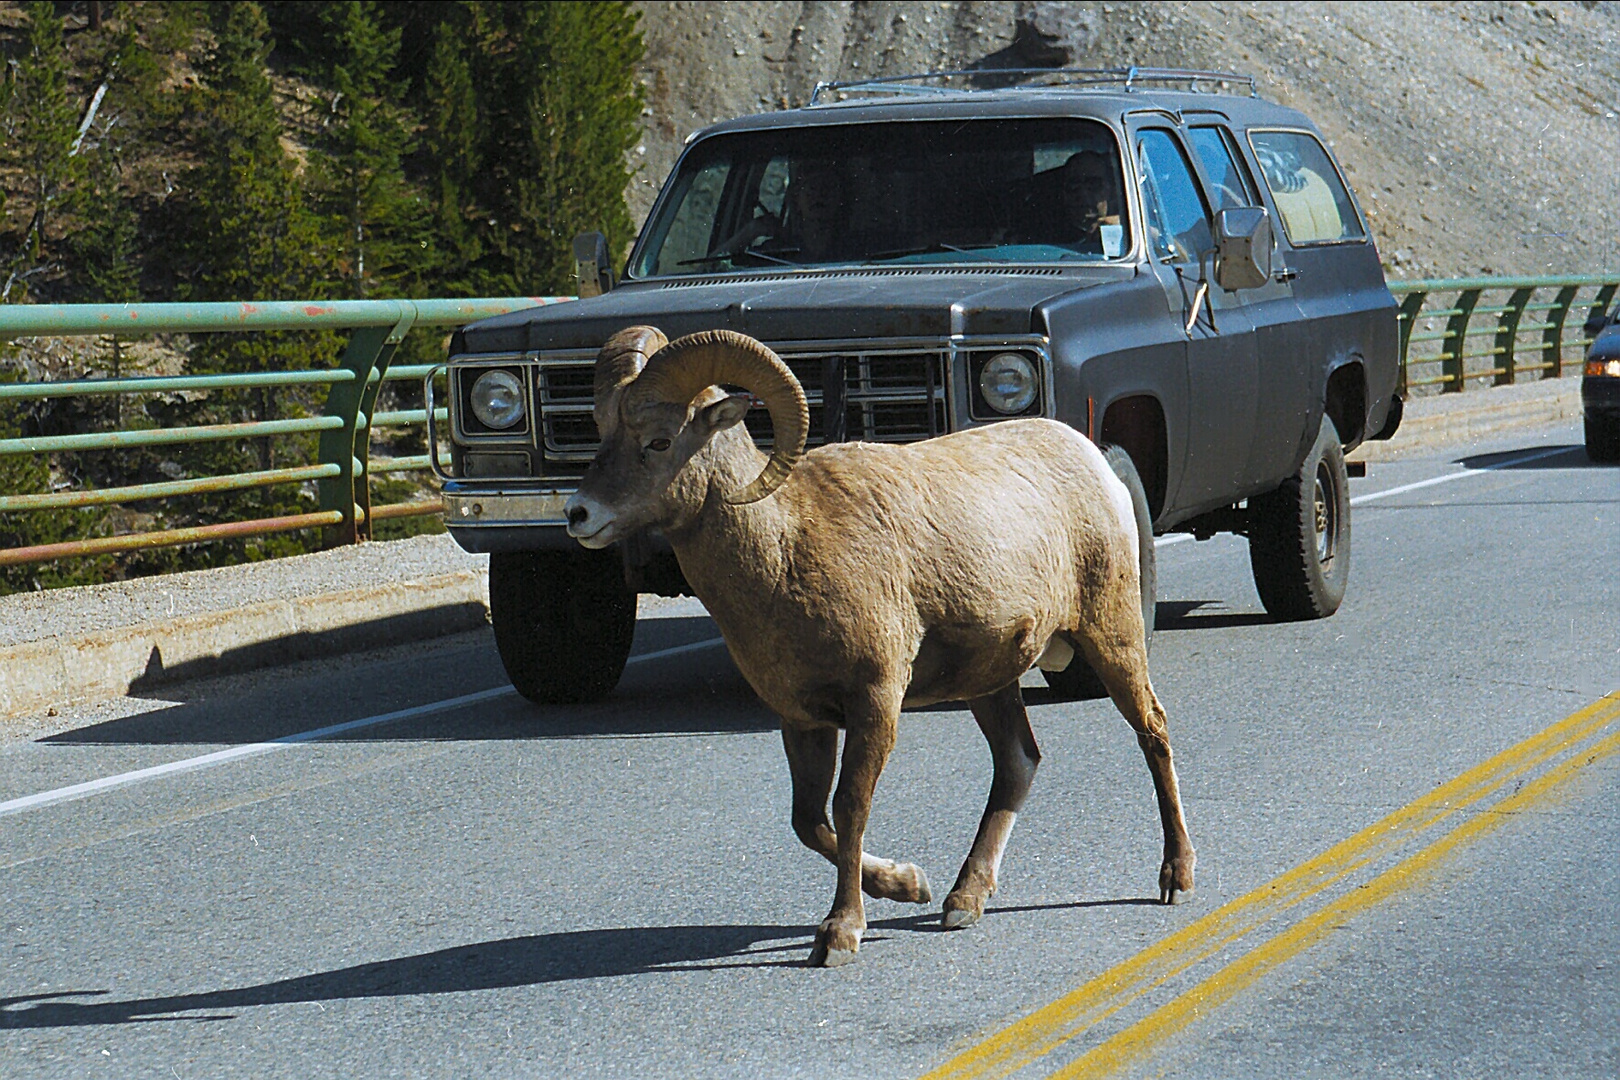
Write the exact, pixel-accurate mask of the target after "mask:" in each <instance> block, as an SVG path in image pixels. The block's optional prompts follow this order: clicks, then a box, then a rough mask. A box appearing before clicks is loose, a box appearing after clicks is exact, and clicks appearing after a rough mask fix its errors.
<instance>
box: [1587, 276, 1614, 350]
mask: <svg viewBox="0 0 1620 1080" xmlns="http://www.w3.org/2000/svg"><path fill="white" fill-rule="evenodd" d="M1616 289H1620V285H1617V284H1615V283H1614V282H1610V283H1609V284H1607V285H1605V286H1603V287H1602V288H1601V289H1599V290H1598V291H1597V295H1595V296H1593V297H1592V314H1593V315H1600V314H1607V313H1608V310H1609V303H1610V302H1611V301H1612V300H1613V299H1614V293H1615V290H1616ZM1590 344H1592V340H1591V339H1590V338H1588V337H1587V336H1586V335H1585V334H1584V333H1583V334H1582V335H1581V348H1582V349H1585V348H1586V347H1587V346H1588V345H1590Z"/></svg>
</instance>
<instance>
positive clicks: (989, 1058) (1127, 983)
mask: <svg viewBox="0 0 1620 1080" xmlns="http://www.w3.org/2000/svg"><path fill="white" fill-rule="evenodd" d="M1616 723H1620V691H1617V692H1615V693H1612V694H1610V695H1608V696H1607V697H1604V698H1603V699H1601V700H1599V701H1598V702H1596V703H1595V704H1593V705H1591V706H1588V707H1587V708H1585V709H1582V710H1581V711H1580V712H1577V713H1575V714H1574V715H1572V716H1569V717H1567V718H1565V719H1564V720H1561V721H1559V722H1558V723H1556V724H1553V725H1552V726H1551V727H1548V728H1546V729H1544V730H1543V731H1541V732H1539V733H1537V734H1535V735H1532V736H1531V737H1530V738H1528V739H1526V740H1524V741H1523V742H1521V743H1519V744H1517V745H1516V746H1513V747H1511V748H1509V749H1507V750H1504V751H1503V752H1502V753H1500V754H1498V755H1496V756H1495V757H1493V758H1491V759H1490V760H1488V761H1485V762H1483V763H1481V764H1479V765H1477V766H1475V767H1474V768H1472V769H1470V770H1468V771H1467V772H1465V773H1463V774H1462V775H1461V776H1458V777H1457V778H1456V779H1454V780H1452V781H1450V782H1449V783H1446V784H1443V785H1441V786H1440V787H1437V788H1435V789H1434V790H1433V791H1430V792H1428V793H1427V794H1425V795H1423V796H1422V797H1421V798H1419V799H1416V800H1414V801H1413V802H1411V803H1408V804H1407V805H1406V806H1403V807H1402V808H1401V809H1399V810H1396V811H1395V812H1394V813H1392V814H1390V815H1389V816H1388V817H1386V818H1384V819H1383V820H1381V821H1379V822H1377V823H1376V824H1374V825H1371V826H1369V827H1367V828H1365V829H1363V830H1362V831H1361V832H1358V833H1356V834H1355V835H1354V836H1352V837H1350V838H1349V839H1347V840H1344V841H1342V842H1341V843H1339V844H1336V845H1335V846H1333V847H1332V848H1330V849H1328V850H1327V851H1325V852H1323V853H1322V854H1321V855H1318V856H1317V857H1316V858H1314V859H1311V860H1310V861H1309V862H1306V863H1303V864H1302V865H1300V866H1298V867H1295V868H1294V869H1293V870H1290V871H1288V872H1287V873H1285V874H1282V875H1281V876H1279V877H1277V878H1275V879H1273V880H1272V881H1270V882H1268V883H1267V884H1265V885H1262V886H1261V887H1260V888H1258V889H1255V890H1254V891H1252V892H1250V893H1247V894H1245V895H1244V896H1241V897H1239V898H1238V899H1236V900H1233V901H1232V902H1231V903H1229V904H1227V905H1225V906H1224V907H1221V908H1219V909H1218V910H1216V911H1213V912H1211V913H1210V914H1208V915H1206V916H1204V917H1203V918H1201V919H1199V920H1198V921H1197V922H1195V923H1193V924H1191V925H1190V926H1187V927H1185V928H1184V929H1182V930H1180V931H1178V932H1176V933H1174V934H1171V935H1170V936H1169V937H1167V938H1165V939H1163V940H1162V941H1160V942H1158V943H1157V944H1155V945H1153V946H1151V947H1149V948H1148V949H1145V950H1143V951H1142V952H1140V953H1138V954H1137V955H1135V956H1133V957H1132V958H1131V959H1129V960H1127V961H1125V962H1124V963H1122V964H1118V965H1116V966H1114V967H1112V968H1110V969H1109V970H1107V971H1105V972H1103V973H1102V974H1101V975H1099V976H1097V977H1096V978H1095V979H1092V980H1091V981H1090V982H1088V983H1086V984H1085V985H1084V986H1082V987H1080V988H1079V989H1077V990H1075V991H1073V992H1071V993H1069V994H1065V995H1064V996H1063V997H1061V998H1059V999H1058V1000H1056V1001H1054V1002H1052V1003H1051V1004H1050V1005H1047V1006H1045V1007H1044V1008H1041V1009H1039V1010H1037V1011H1036V1012H1034V1013H1031V1014H1030V1015H1029V1016H1026V1017H1025V1018H1024V1019H1022V1020H1020V1021H1018V1022H1017V1023H1015V1024H1013V1025H1012V1026H1011V1027H1008V1028H1005V1029H1003V1030H1002V1031H1000V1032H997V1033H996V1034H994V1035H992V1036H990V1037H989V1038H988V1039H985V1040H984V1041H983V1042H981V1043H979V1044H978V1045H976V1046H974V1047H971V1048H970V1049H968V1050H966V1051H964V1052H963V1053H961V1054H959V1055H957V1056H956V1057H954V1058H952V1059H951V1060H950V1061H947V1062H946V1063H945V1064H943V1065H941V1066H940V1067H938V1068H937V1069H934V1070H933V1071H932V1072H929V1073H927V1074H926V1075H925V1076H924V1078H923V1080H970V1078H971V1080H990V1078H996V1077H1006V1076H1010V1075H1012V1074H1013V1073H1015V1072H1018V1071H1019V1070H1020V1069H1023V1068H1025V1067H1026V1066H1028V1065H1031V1064H1033V1063H1034V1062H1036V1061H1038V1060H1039V1059H1040V1058H1042V1057H1044V1056H1045V1055H1047V1054H1049V1053H1051V1052H1052V1051H1053V1050H1056V1049H1058V1048H1059V1047H1062V1046H1064V1045H1065V1044H1067V1043H1070V1042H1071V1041H1072V1040H1074V1039H1076V1038H1078V1037H1079V1036H1081V1035H1083V1034H1085V1033H1086V1032H1087V1031H1089V1030H1090V1029H1091V1028H1093V1027H1095V1026H1096V1025H1097V1024H1099V1023H1101V1022H1102V1021H1103V1020H1106V1019H1107V1018H1108V1017H1110V1016H1113V1015H1114V1014H1115V1013H1117V1012H1119V1011H1120V1010H1121V1009H1123V1008H1125V1007H1126V1006H1128V1005H1130V1004H1131V1003H1132V1002H1134V1001H1136V1000H1137V999H1139V998H1141V997H1142V996H1143V995H1144V994H1146V993H1148V992H1149V991H1150V990H1152V989H1153V988H1154V987H1157V986H1159V985H1160V984H1162V983H1164V982H1165V981H1166V980H1168V979H1170V978H1172V977H1174V976H1176V975H1178V974H1180V973H1181V972H1183V971H1186V970H1187V969H1188V968H1191V967H1193V966H1194V965H1195V964H1198V963H1200V962H1202V961H1204V960H1207V959H1208V958H1210V957H1211V956H1213V955H1215V954H1216V953H1218V952H1220V951H1221V950H1223V949H1225V948H1227V947H1228V946H1230V945H1232V944H1233V943H1234V942H1237V941H1239V940H1240V939H1242V938H1244V937H1245V936H1247V935H1249V934H1251V933H1253V932H1254V931H1256V930H1259V929H1261V928H1262V927H1263V926H1265V925H1266V924H1267V923H1268V922H1269V921H1270V920H1272V919H1274V918H1276V917H1277V916H1279V915H1281V914H1283V913H1284V912H1286V911H1287V910H1288V909H1289V908H1292V907H1295V906H1296V905H1298V904H1300V903H1302V902H1304V901H1306V900H1308V899H1310V898H1311V897H1313V896H1316V895H1317V894H1319V893H1321V892H1323V891H1324V890H1326V889H1328V888H1329V887H1331V886H1333V885H1334V884H1336V883H1338V882H1340V881H1343V880H1344V879H1345V878H1346V877H1348V876H1349V875H1351V874H1353V873H1355V872H1356V871H1357V870H1360V869H1362V868H1363V867H1366V866H1368V865H1369V864H1371V863H1374V862H1376V861H1378V860H1379V859H1381V858H1383V857H1385V856H1387V855H1389V854H1391V853H1392V852H1394V851H1395V850H1396V849H1398V848H1401V847H1403V846H1405V845H1407V844H1409V843H1411V842H1412V841H1413V840H1414V839H1416V838H1417V837H1419V836H1421V835H1423V834H1424V833H1425V832H1427V831H1428V830H1430V829H1432V828H1434V827H1435V826H1437V825H1439V824H1441V823H1443V822H1445V821H1447V820H1448V819H1450V818H1452V817H1453V815H1456V814H1457V813H1459V812H1460V811H1462V810H1466V809H1468V808H1469V807H1472V806H1474V805H1475V804H1477V803H1479V802H1481V801H1482V800H1484V799H1486V798H1487V797H1489V796H1491V795H1492V794H1494V793H1496V792H1498V791H1500V790H1501V789H1502V788H1503V787H1504V786H1505V785H1507V784H1509V783H1510V782H1512V781H1515V780H1518V779H1519V778H1521V777H1523V776H1524V775H1525V774H1526V773H1528V772H1530V771H1531V770H1532V769H1534V768H1536V767H1537V766H1539V765H1541V764H1543V763H1545V762H1547V761H1548V760H1550V759H1552V758H1555V757H1557V756H1559V755H1560V754H1563V753H1565V752H1566V751H1568V750H1570V749H1571V748H1573V747H1576V746H1578V745H1579V744H1581V743H1582V742H1585V741H1586V740H1588V739H1591V738H1593V737H1595V736H1600V735H1603V734H1604V732H1605V730H1606V729H1607V728H1609V727H1611V726H1613V725H1615V724H1616ZM1617 751H1620V732H1615V733H1612V734H1609V735H1607V737H1604V738H1602V739H1601V741H1599V742H1597V743H1595V744H1593V745H1591V746H1589V747H1587V748H1586V749H1585V750H1584V751H1583V752H1581V753H1580V754H1578V755H1576V756H1574V757H1572V758H1570V759H1568V760H1566V761H1564V762H1562V763H1561V764H1559V765H1558V766H1556V767H1555V768H1553V769H1552V770H1550V771H1549V772H1547V773H1546V774H1544V775H1543V776H1541V777H1539V778H1537V779H1535V780H1533V781H1531V782H1529V783H1527V784H1525V785H1524V786H1523V787H1522V788H1520V789H1519V790H1518V791H1516V792H1514V793H1513V794H1512V795H1510V796H1508V797H1507V798H1505V799H1503V800H1501V801H1500V802H1498V803H1497V804H1495V806H1493V807H1492V808H1491V811H1492V812H1490V813H1484V814H1478V815H1476V816H1473V817H1471V818H1469V819H1468V820H1467V821H1465V822H1463V823H1462V824H1461V825H1459V826H1458V827H1457V828H1455V829H1453V830H1451V831H1450V832H1448V833H1446V834H1445V835H1444V836H1442V837H1440V838H1439V839H1438V840H1435V841H1434V842H1432V843H1430V844H1429V845H1428V846H1426V847H1424V848H1423V849H1422V850H1420V851H1418V852H1416V853H1415V854H1413V855H1410V856H1408V857H1407V858H1406V859H1404V860H1402V861H1401V862H1400V863H1398V864H1397V865H1395V866H1394V867H1392V868H1391V869H1389V870H1387V871H1385V872H1383V873H1382V874H1380V875H1378V876H1377V877H1375V878H1373V879H1372V880H1371V881H1369V882H1367V883H1366V884H1364V885H1363V886H1362V887H1360V888H1358V889H1355V890H1353V891H1351V892H1349V893H1347V894H1346V895H1345V896H1343V897H1342V898H1340V899H1338V900H1335V901H1333V902H1331V903H1329V904H1328V905H1326V906H1325V907H1323V908H1321V909H1319V910H1317V911H1316V912H1314V913H1312V914H1311V915H1309V916H1307V917H1305V918H1304V919H1301V920H1300V921H1298V922H1296V923H1294V924H1293V925H1291V926H1289V927H1288V928H1287V929H1285V930H1283V931H1282V932H1280V933H1278V934H1276V935H1275V936H1274V937H1272V938H1270V939H1269V940H1267V941H1265V942H1264V943H1262V944H1260V945H1259V946H1257V947H1255V948H1253V949H1251V950H1249V951H1248V952H1246V953H1244V954H1243V955H1242V956H1240V957H1238V958H1237V959H1236V960H1233V961H1232V962H1230V963H1229V964H1227V965H1226V966H1224V967H1223V968H1221V969H1220V970H1219V971H1217V972H1216V973H1215V974H1214V975H1212V976H1210V977H1209V978H1207V979H1205V980H1204V981H1203V982H1201V983H1200V984H1198V985H1197V986H1195V987H1193V988H1192V989H1191V990H1189V991H1187V992H1186V993H1184V994H1181V995H1179V996H1178V997H1176V998H1175V999H1174V1000H1172V1001H1171V1002H1169V1003H1168V1004H1166V1005H1164V1006H1163V1007H1161V1008H1159V1009H1158V1010H1156V1011H1154V1012H1152V1013H1150V1014H1149V1015H1148V1016H1146V1017H1145V1018H1143V1019H1142V1020H1140V1021H1138V1022H1137V1023H1135V1024H1133V1025H1131V1026H1130V1027H1128V1028H1126V1029H1125V1030H1123V1031H1121V1032H1119V1033H1118V1034H1117V1035H1115V1036H1113V1037H1112V1038H1110V1039H1108V1040H1106V1041H1104V1042H1102V1043H1100V1044H1098V1045H1097V1046H1095V1047H1093V1048H1092V1049H1091V1050H1089V1051H1088V1052H1086V1053H1085V1054H1084V1055H1083V1056H1081V1057H1080V1058H1078V1059H1076V1060H1074V1061H1073V1062H1071V1063H1070V1064H1069V1065H1068V1066H1067V1067H1065V1068H1063V1069H1062V1070H1060V1071H1058V1072H1057V1073H1055V1074H1053V1075H1054V1076H1059V1077H1081V1076H1105V1075H1108V1074H1110V1073H1112V1072H1115V1071H1117V1070H1119V1069H1121V1068H1123V1067H1125V1066H1126V1065H1129V1064H1131V1063H1132V1062H1135V1061H1138V1060H1141V1059H1142V1058H1143V1057H1145V1056H1147V1055H1148V1054H1150V1053H1152V1052H1153V1051H1154V1050H1155V1049H1156V1048H1157V1047H1158V1046H1159V1045H1161V1044H1162V1043H1163V1041H1164V1040H1165V1039H1167V1038H1169V1037H1170V1036H1172V1035H1174V1034H1175V1033H1176V1032H1178V1031H1180V1030H1182V1029H1183V1028H1185V1027H1186V1026H1187V1025H1189V1024H1191V1023H1192V1022H1193V1020H1195V1019H1196V1018H1197V1017H1198V1016H1199V1015H1200V1014H1203V1013H1207V1012H1208V1011H1209V1010H1210V1009H1212V1008H1215V1007H1217V1006H1218V1005H1220V1004H1222V1003H1223V1002H1225V1001H1228V1000H1230V999H1231V998H1232V997H1233V996H1235V995H1236V994H1238V993H1239V992H1240V991H1242V990H1243V989H1244V988H1246V987H1248V986H1251V985H1253V984H1254V983H1255V982H1256V981H1257V980H1259V979H1260V978H1261V977H1262V976H1264V975H1265V974H1266V973H1267V972H1269V971H1271V970H1273V969H1274V968H1276V967H1277V966H1278V965H1279V964H1282V963H1283V962H1284V961H1286V960H1288V959H1289V958H1291V957H1293V956H1295V955H1297V954H1299V953H1300V952H1302V951H1303V950H1305V949H1308V948H1310V947H1311V946H1312V945H1313V944H1315V943H1316V942H1318V941H1319V940H1321V939H1322V937H1323V936H1325V935H1326V934H1327V933H1328V932H1329V931H1330V930H1331V929H1332V928H1333V926H1335V925H1336V924H1339V923H1342V922H1344V920H1345V919H1346V918H1349V917H1350V916H1352V915H1354V914H1356V913H1357V912H1359V911H1363V910H1365V909H1367V908H1368V907H1371V906H1372V905H1374V904H1377V903H1378V902H1379V901H1381V900H1384V899H1387V898H1388V897H1390V896H1391V895H1393V894H1395V893H1397V892H1399V891H1400V890H1402V889H1404V888H1406V887H1408V886H1410V885H1411V884H1413V883H1414V882H1415V881H1416V880H1418V879H1419V878H1420V877H1421V875H1422V874H1424V873H1425V872H1426V871H1428V870H1429V869H1431V868H1432V867H1433V866H1434V865H1435V864H1436V863H1438V862H1439V861H1440V860H1442V859H1444V858H1445V857H1446V856H1447V855H1449V854H1451V853H1453V852H1455V851H1457V850H1458V849H1459V848H1462V847H1464V846H1466V845H1468V844H1470V843H1473V842H1474V841H1476V840H1478V839H1480V838H1481V837H1483V836H1485V835H1486V834H1488V833H1490V832H1491V831H1492V830H1494V829H1496V828H1497V827H1498V826H1500V825H1501V824H1503V823H1504V822H1506V821H1507V820H1509V818H1510V817H1511V815H1512V814H1513V813H1514V812H1516V811H1520V810H1524V809H1527V808H1529V807H1531V806H1534V805H1535V804H1537V803H1539V802H1542V801H1544V800H1546V799H1548V798H1550V797H1551V796H1553V795H1554V794H1555V793H1556V792H1557V791H1558V789H1559V788H1561V787H1563V786H1564V785H1565V784H1567V783H1568V782H1569V781H1570V780H1571V779H1572V778H1573V777H1574V776H1575V775H1576V774H1577V773H1579V772H1580V770H1581V769H1583V768H1585V767H1586V766H1588V765H1590V764H1592V763H1593V762H1596V761H1598V760H1600V759H1602V758H1605V757H1608V756H1609V755H1611V754H1614V753H1616V752H1617Z"/></svg>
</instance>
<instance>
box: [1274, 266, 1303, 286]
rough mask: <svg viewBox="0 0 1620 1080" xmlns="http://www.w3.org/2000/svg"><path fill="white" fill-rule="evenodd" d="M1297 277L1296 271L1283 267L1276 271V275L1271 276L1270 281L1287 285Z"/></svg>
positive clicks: (1289, 267) (1297, 272)
mask: <svg viewBox="0 0 1620 1080" xmlns="http://www.w3.org/2000/svg"><path fill="white" fill-rule="evenodd" d="M1297 277H1299V271H1298V270H1295V269H1294V268H1293V267H1292V266H1285V267H1283V268H1282V269H1281V270H1278V271H1277V272H1276V273H1274V274H1272V275H1271V280H1273V281H1280V282H1284V283H1287V282H1290V281H1293V280H1294V279H1295V278H1297Z"/></svg>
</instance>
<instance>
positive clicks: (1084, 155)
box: [1053, 150, 1125, 258]
mask: <svg viewBox="0 0 1620 1080" xmlns="http://www.w3.org/2000/svg"><path fill="white" fill-rule="evenodd" d="M1061 177H1062V185H1061V188H1060V190H1061V200H1060V204H1061V207H1062V211H1063V214H1062V219H1061V227H1060V230H1059V234H1058V235H1057V236H1055V237H1053V239H1054V240H1056V241H1058V242H1060V243H1062V244H1065V245H1066V246H1069V247H1072V248H1074V249H1075V250H1076V251H1083V252H1088V253H1095V254H1099V255H1105V256H1108V257H1110V258H1113V257H1115V256H1117V255H1119V254H1120V252H1121V249H1122V247H1123V230H1122V228H1121V224H1120V223H1121V221H1122V218H1121V210H1122V208H1123V206H1124V203H1125V192H1124V189H1123V187H1122V186H1121V184H1120V178H1119V166H1118V165H1116V164H1115V163H1114V159H1113V157H1112V155H1109V154H1106V153H1103V152H1102V151H1100V150H1082V151H1080V152H1079V153H1077V154H1074V155H1072V156H1070V158H1069V160H1068V161H1066V162H1064V163H1063V166H1062V168H1061Z"/></svg>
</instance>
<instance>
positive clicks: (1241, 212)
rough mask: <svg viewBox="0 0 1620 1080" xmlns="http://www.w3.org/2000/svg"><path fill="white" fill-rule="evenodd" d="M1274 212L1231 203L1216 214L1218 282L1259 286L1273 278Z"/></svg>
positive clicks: (1224, 285)
mask: <svg viewBox="0 0 1620 1080" xmlns="http://www.w3.org/2000/svg"><path fill="white" fill-rule="evenodd" d="M1271 247H1272V244H1271V215H1269V214H1268V213H1266V208H1265V207H1263V206H1229V207H1227V208H1226V209H1225V210H1222V211H1221V212H1220V213H1218V214H1216V215H1215V284H1217V285H1219V286H1220V287H1221V288H1223V289H1226V290H1227V291H1229V292H1231V291H1235V290H1237V289H1258V288H1259V287H1260V286H1262V285H1264V284H1266V283H1267V282H1268V281H1270V280H1271Z"/></svg>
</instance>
